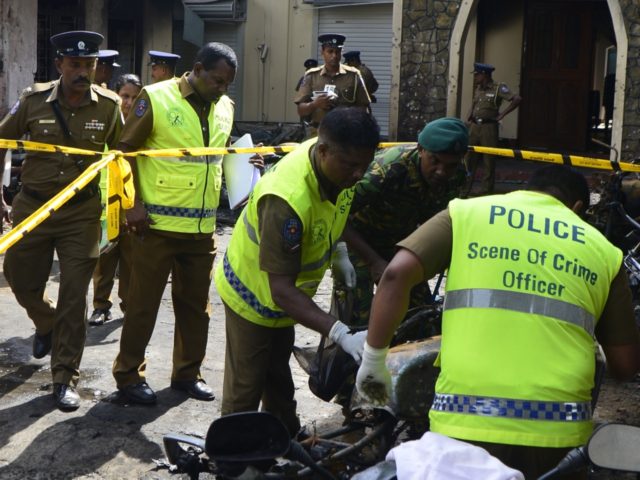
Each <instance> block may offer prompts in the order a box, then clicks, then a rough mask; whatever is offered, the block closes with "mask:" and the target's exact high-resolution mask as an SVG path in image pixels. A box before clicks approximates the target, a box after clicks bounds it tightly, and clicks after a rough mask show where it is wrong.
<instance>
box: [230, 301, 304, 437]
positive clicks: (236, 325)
mask: <svg viewBox="0 0 640 480" xmlns="http://www.w3.org/2000/svg"><path fill="white" fill-rule="evenodd" d="M224 310H225V317H226V322H225V325H226V327H225V328H226V334H227V347H226V352H225V359H224V385H223V390H222V415H227V414H229V413H236V412H248V411H256V410H258V408H259V407H260V401H262V410H264V411H267V412H270V413H272V414H274V415H275V416H276V417H278V418H279V419H280V420H282V422H283V423H284V424H285V425H286V426H287V429H288V430H289V433H290V434H291V436H293V435H295V434H296V433H297V432H298V430H300V420H299V419H298V416H297V414H296V401H295V400H294V384H293V378H292V377H291V368H290V367H289V359H290V358H291V352H292V350H293V342H294V339H295V330H294V327H284V328H269V327H263V326H262V325H257V324H255V323H253V322H250V321H248V320H245V319H244V318H242V317H241V316H239V315H238V314H237V313H235V312H234V311H233V310H231V309H230V308H229V307H228V306H227V305H226V304H225V306H224Z"/></svg>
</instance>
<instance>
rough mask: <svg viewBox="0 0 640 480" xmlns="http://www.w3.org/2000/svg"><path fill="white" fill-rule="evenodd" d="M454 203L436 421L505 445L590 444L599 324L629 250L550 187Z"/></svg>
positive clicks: (447, 430)
mask: <svg viewBox="0 0 640 480" xmlns="http://www.w3.org/2000/svg"><path fill="white" fill-rule="evenodd" d="M449 212H450V215H451V220H452V227H453V252H452V259H451V264H450V268H449V273H448V277H447V284H446V294H445V304H444V315H443V324H442V349H441V357H440V361H441V368H442V370H441V374H440V376H439V378H438V381H437V384H436V396H435V400H434V403H433V406H432V408H431V411H430V414H429V417H430V421H431V429H432V430H433V431H434V432H438V433H441V434H444V435H447V436H451V437H454V438H459V439H462V440H475V441H485V442H492V443H503V444H509V445H525V446H537V447H571V446H576V445H582V444H584V443H585V441H586V440H587V438H588V437H589V434H590V432H591V428H592V425H591V407H590V400H591V388H592V387H593V379H594V364H595V361H594V354H595V341H594V339H593V332H594V328H595V325H596V323H597V321H598V319H599V318H600V315H601V314H602V311H603V309H604V306H605V303H606V301H607V298H608V294H609V287H610V285H611V282H612V280H613V278H614V277H615V275H616V274H617V273H618V271H619V269H620V265H621V262H622V252H621V251H620V250H619V249H618V248H616V247H614V246H613V245H612V244H611V243H609V241H608V240H607V239H606V238H605V237H604V236H603V235H602V234H601V233H600V232H598V231H597V230H596V229H595V228H593V227H591V226H590V225H589V224H587V223H585V222H584V221H583V220H581V219H580V218H579V217H578V216H577V215H576V214H574V213H573V212H572V211H571V210H570V209H568V208H566V207H565V206H564V205H563V204H562V203H561V202H560V201H558V200H557V199H555V198H553V197H551V196H550V195H546V194H543V193H537V192H529V191H519V192H513V193H510V194H507V195H497V196H488V197H483V198H477V199H473V200H454V201H452V202H451V203H450V204H449Z"/></svg>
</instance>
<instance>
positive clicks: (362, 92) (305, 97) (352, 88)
mask: <svg viewBox="0 0 640 480" xmlns="http://www.w3.org/2000/svg"><path fill="white" fill-rule="evenodd" d="M325 85H335V86H336V89H335V93H336V94H337V95H338V98H336V99H335V100H334V107H337V106H350V107H368V106H369V105H370V104H371V99H370V98H369V94H368V93H367V89H366V87H365V86H364V82H363V80H362V77H361V76H360V72H359V71H358V70H357V69H356V68H353V67H350V66H348V65H344V64H340V69H339V70H338V73H336V75H335V76H333V77H332V76H331V75H329V73H327V71H326V70H325V68H324V65H323V66H321V67H316V68H310V69H309V70H307V72H306V73H305V75H304V79H303V80H302V85H300V88H299V89H298V93H297V94H296V97H295V99H294V102H295V103H296V104H297V103H303V102H310V101H311V100H312V98H311V97H312V96H313V92H317V91H323V90H324V86H325ZM327 112H328V110H323V109H321V108H318V109H316V111H315V112H313V113H312V114H311V125H312V126H315V127H317V126H318V124H319V123H320V121H321V120H322V119H323V118H324V116H325V115H326V114H327Z"/></svg>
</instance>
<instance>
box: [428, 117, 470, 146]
mask: <svg viewBox="0 0 640 480" xmlns="http://www.w3.org/2000/svg"><path fill="white" fill-rule="evenodd" d="M418 143H419V144H420V145H421V146H422V148H424V149H425V150H427V151H429V152H433V153H439V152H444V153H465V152H466V151H467V147H468V145H469V130H468V129H467V126H466V125H465V124H464V122H463V121H462V120H460V119H459V118H452V117H446V118H439V119H437V120H434V121H433V122H429V123H427V124H426V125H425V127H424V128H423V129H422V131H421V132H420V134H419V135H418Z"/></svg>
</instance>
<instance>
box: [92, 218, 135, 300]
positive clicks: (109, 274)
mask: <svg viewBox="0 0 640 480" xmlns="http://www.w3.org/2000/svg"><path fill="white" fill-rule="evenodd" d="M121 228H124V227H121ZM118 269H119V276H118V297H120V310H122V312H124V311H125V310H126V307H127V292H128V291H129V277H130V276H131V235H129V234H128V233H123V234H121V235H120V237H119V238H118V244H117V245H116V246H115V247H113V248H112V249H111V250H109V251H108V252H107V253H103V254H102V255H100V258H99V259H98V264H97V265H96V269H95V270H94V271H93V277H92V279H93V308H94V310H109V309H111V307H112V306H113V302H112V301H111V290H112V289H113V283H114V279H115V276H116V270H118Z"/></svg>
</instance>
